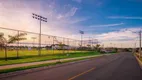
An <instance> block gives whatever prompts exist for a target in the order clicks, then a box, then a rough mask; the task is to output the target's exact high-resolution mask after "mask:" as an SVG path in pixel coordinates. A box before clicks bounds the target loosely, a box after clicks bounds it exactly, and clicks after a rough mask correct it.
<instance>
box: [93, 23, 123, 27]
mask: <svg viewBox="0 0 142 80" xmlns="http://www.w3.org/2000/svg"><path fill="white" fill-rule="evenodd" d="M123 24H124V23H116V24H105V25H92V26H90V27H98V28H99V27H112V26H120V25H123Z"/></svg>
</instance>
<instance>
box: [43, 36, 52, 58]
mask: <svg viewBox="0 0 142 80" xmlns="http://www.w3.org/2000/svg"><path fill="white" fill-rule="evenodd" d="M52 44H53V37H52V36H49V35H41V54H42V55H48V54H52V53H53V52H52V46H53V45H52Z"/></svg>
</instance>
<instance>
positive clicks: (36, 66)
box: [0, 56, 98, 74]
mask: <svg viewBox="0 0 142 80" xmlns="http://www.w3.org/2000/svg"><path fill="white" fill-rule="evenodd" d="M94 57H98V56H94ZM94 57H91V58H94ZM85 59H89V58H81V59H76V60H68V61H62V62H56V63H48V64H40V65H33V66H25V67H18V68H11V69H4V70H0V74H2V73H9V72H15V71H21V70H27V69H32V68H39V67H45V66H46V67H48V66H53V65H57V64H63V63H68V62H73V61H79V60H85Z"/></svg>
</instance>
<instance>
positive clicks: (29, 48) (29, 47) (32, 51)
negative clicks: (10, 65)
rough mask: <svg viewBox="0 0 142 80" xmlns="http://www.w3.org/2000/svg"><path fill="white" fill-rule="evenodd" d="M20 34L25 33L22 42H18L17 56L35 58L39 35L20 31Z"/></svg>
mask: <svg viewBox="0 0 142 80" xmlns="http://www.w3.org/2000/svg"><path fill="white" fill-rule="evenodd" d="M20 33H23V34H24V33H25V34H26V35H25V36H24V38H25V39H24V40H21V41H19V46H18V47H19V56H21V57H23V56H37V55H38V46H39V44H38V43H39V42H38V40H39V35H38V34H36V33H29V32H22V31H20Z"/></svg>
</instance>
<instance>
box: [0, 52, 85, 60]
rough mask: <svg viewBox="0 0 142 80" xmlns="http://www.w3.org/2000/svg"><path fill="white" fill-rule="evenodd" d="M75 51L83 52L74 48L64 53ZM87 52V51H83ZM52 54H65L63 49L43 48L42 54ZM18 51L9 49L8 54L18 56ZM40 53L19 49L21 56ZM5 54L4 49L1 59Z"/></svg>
mask: <svg viewBox="0 0 142 80" xmlns="http://www.w3.org/2000/svg"><path fill="white" fill-rule="evenodd" d="M75 52H81V51H73V50H69V51H68V50H64V53H75ZM83 52H86V51H83ZM50 54H63V50H54V51H53V50H41V55H50ZM16 55H17V51H16V50H13V51H7V56H8V57H9V58H11V57H16ZM36 55H38V50H19V56H21V57H24V56H36ZM4 56H5V54H4V51H0V59H1V58H4Z"/></svg>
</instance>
